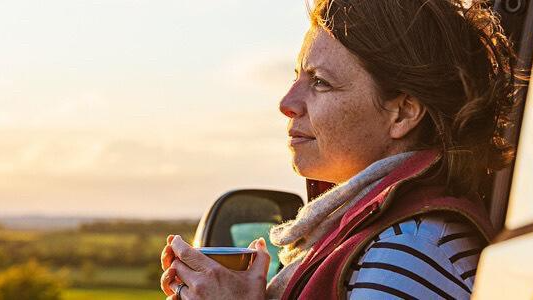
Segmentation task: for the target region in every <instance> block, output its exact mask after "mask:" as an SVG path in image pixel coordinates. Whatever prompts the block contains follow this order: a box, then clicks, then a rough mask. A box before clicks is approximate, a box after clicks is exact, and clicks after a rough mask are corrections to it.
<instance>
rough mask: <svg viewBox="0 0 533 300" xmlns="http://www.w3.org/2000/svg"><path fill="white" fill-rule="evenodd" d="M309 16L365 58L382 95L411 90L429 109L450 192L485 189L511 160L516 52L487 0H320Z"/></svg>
mask: <svg viewBox="0 0 533 300" xmlns="http://www.w3.org/2000/svg"><path fill="white" fill-rule="evenodd" d="M310 16H311V21H312V23H313V25H314V26H320V27H322V28H323V29H325V30H326V31H328V32H330V33H331V34H332V35H333V36H334V37H335V38H336V39H337V40H339V41H340V42H341V43H342V44H343V45H344V46H345V47H346V48H347V49H349V50H350V51H351V52H352V53H353V54H355V55H356V56H357V57H358V58H359V61H360V62H362V64H363V66H364V67H365V69H366V70H367V71H368V72H369V73H370V74H371V75H372V77H373V79H374V81H375V82H376V84H377V89H378V90H379V92H380V94H381V95H380V96H381V97H380V98H381V99H380V101H386V100H387V99H392V98H393V97H395V96H398V95H400V94H401V93H405V94H407V95H410V96H413V97H415V98H417V99H418V100H419V101H420V102H421V103H422V104H423V105H424V106H425V107H426V109H427V114H426V117H425V118H424V120H423V122H422V124H420V126H422V127H421V128H420V129H421V130H420V133H421V134H420V137H419V142H420V145H424V146H425V147H439V148H440V149H441V150H442V152H443V155H444V157H443V163H442V165H441V168H440V170H439V171H438V174H437V175H440V176H439V177H440V178H442V177H441V176H443V177H444V178H447V180H446V181H447V187H448V191H449V193H451V194H453V195H465V194H470V193H476V192H478V189H479V185H480V181H481V180H483V177H484V174H487V171H491V170H497V169H500V168H502V167H504V166H506V165H507V164H508V163H509V162H510V161H511V160H512V158H513V150H514V149H513V147H512V146H510V145H509V144H508V143H507V142H506V141H505V139H504V138H503V137H502V130H503V128H504V127H505V126H506V125H507V124H508V123H509V118H508V116H509V113H510V112H511V109H512V107H513V104H514V93H515V92H516V84H515V74H514V70H513V68H512V67H511V66H512V65H513V60H514V57H515V56H514V52H513V49H512V45H511V43H510V42H509V40H508V39H507V38H506V37H505V35H504V34H503V29H502V27H501V26H500V23H499V19H498V18H497V17H496V16H495V14H494V13H493V12H492V10H491V9H490V6H489V4H488V2H487V1H476V0H473V1H472V4H471V5H470V6H469V7H465V6H464V5H463V3H462V1H460V0H407V1H406V0H379V1H378V0H317V1H315V7H314V8H313V9H310Z"/></svg>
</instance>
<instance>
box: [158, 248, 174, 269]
mask: <svg viewBox="0 0 533 300" xmlns="http://www.w3.org/2000/svg"><path fill="white" fill-rule="evenodd" d="M175 258H176V256H175V255H174V251H172V247H170V245H167V246H165V248H163V251H162V252H161V268H162V269H163V271H166V270H167V269H168V268H169V267H170V264H172V261H173V260H174V259H175Z"/></svg>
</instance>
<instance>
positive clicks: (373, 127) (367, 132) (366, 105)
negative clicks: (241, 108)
mask: <svg viewBox="0 0 533 300" xmlns="http://www.w3.org/2000/svg"><path fill="white" fill-rule="evenodd" d="M350 99H354V98H350ZM333 101H335V102H330V103H335V105H328V106H325V107H323V108H322V109H321V110H317V112H316V114H314V118H311V124H312V125H313V127H314V129H315V133H316V135H317V141H318V146H319V150H320V152H321V156H322V157H327V158H329V159H331V160H336V161H346V160H353V159H354V158H355V157H357V156H360V155H362V154H364V152H366V151H372V150H374V149H375V148H376V146H379V145H378V144H381V143H382V136H383V133H384V130H385V127H386V124H385V123H384V120H383V115H382V114H380V113H379V112H378V111H377V109H376V107H375V106H374V104H373V103H372V102H371V100H369V99H358V101H353V100H352V102H350V100H342V99H334V100H333ZM310 115H311V114H310ZM378 148H379V147H378Z"/></svg>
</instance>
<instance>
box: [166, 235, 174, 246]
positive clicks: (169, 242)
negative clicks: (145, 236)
mask: <svg viewBox="0 0 533 300" xmlns="http://www.w3.org/2000/svg"><path fill="white" fill-rule="evenodd" d="M173 239H174V235H173V234H171V235H169V236H167V245H170V244H171V243H172V240H173Z"/></svg>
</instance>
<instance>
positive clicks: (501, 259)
mask: <svg viewBox="0 0 533 300" xmlns="http://www.w3.org/2000/svg"><path fill="white" fill-rule="evenodd" d="M490 4H491V5H493V6H494V10H495V11H496V12H497V13H499V14H500V15H501V19H502V26H503V27H504V28H505V31H506V33H507V34H508V35H509V37H510V39H511V40H512V41H513V43H514V46H515V49H516V52H517V54H518V59H517V62H516V67H517V68H518V69H522V70H526V71H529V70H531V65H532V55H533V49H532V48H533V1H526V0H498V1H493V2H491V3H490ZM527 87H528V84H527V86H526V87H524V88H523V89H522V90H521V91H520V93H518V94H517V95H516V97H517V103H518V107H517V108H518V109H517V113H516V121H515V124H516V125H515V126H514V127H512V128H511V129H510V130H508V132H507V133H506V134H507V138H508V140H510V141H511V142H513V143H514V144H515V145H517V154H516V159H515V162H514V165H513V166H511V167H509V168H507V169H504V170H502V171H498V172H495V173H494V174H493V180H492V181H493V182H492V185H490V188H489V190H488V191H487V193H486V194H487V195H490V196H489V197H488V199H486V200H487V208H488V210H489V212H490V217H491V221H492V223H493V225H494V227H495V228H496V229H497V230H498V231H499V235H498V236H497V237H496V238H495V239H494V240H493V241H492V243H491V244H490V245H489V246H488V247H486V248H485V249H484V250H483V252H482V254H481V258H480V262H479V265H478V269H477V273H476V283H475V286H474V291H473V295H472V297H473V299H503V298H506V297H507V298H509V299H533V255H532V254H533V200H532V199H531V195H533V89H531V90H529V92H528V89H527ZM331 186H332V185H331V184H329V183H327V182H319V181H315V180H307V192H308V197H307V198H308V199H307V201H312V200H313V199H314V198H315V197H317V196H318V195H319V194H320V193H322V192H324V191H325V190H327V189H329V188H330V187H331ZM303 204H304V200H303V199H302V198H301V197H299V196H298V195H295V194H291V193H287V192H282V191H272V190H235V191H230V192H228V193H226V194H224V195H223V196H222V197H220V198H219V199H218V200H216V201H215V202H214V203H213V205H212V206H211V207H210V208H209V209H208V210H207V211H206V212H205V214H204V216H203V217H202V219H201V221H200V224H199V225H198V228H197V231H196V236H195V240H194V245H195V246H197V247H200V246H236V247H246V246H247V245H248V244H249V243H250V241H252V240H254V239H256V238H258V237H260V236H268V231H269V229H270V227H271V226H272V225H274V224H279V223H281V222H284V221H286V220H290V219H292V218H294V217H295V216H296V214H297V212H298V209H299V208H300V207H301V206H302V205H303ZM267 244H268V248H269V251H270V252H271V254H274V255H271V256H272V260H271V263H270V269H269V274H268V277H269V278H272V276H274V275H275V274H276V273H277V271H278V270H279V269H280V267H281V265H280V262H279V260H278V259H277V255H275V253H276V251H277V249H276V248H275V247H274V246H273V245H271V244H269V243H267Z"/></svg>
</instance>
